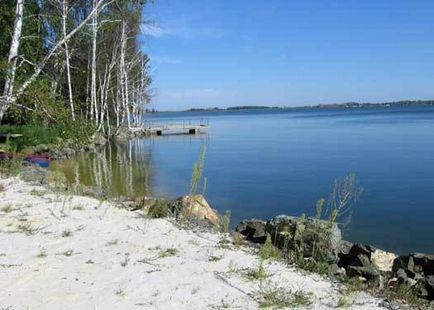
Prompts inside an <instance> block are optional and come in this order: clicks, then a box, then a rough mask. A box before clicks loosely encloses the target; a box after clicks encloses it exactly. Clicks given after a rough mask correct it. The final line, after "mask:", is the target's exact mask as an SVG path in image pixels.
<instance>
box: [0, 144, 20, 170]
mask: <svg viewBox="0 0 434 310" xmlns="http://www.w3.org/2000/svg"><path fill="white" fill-rule="evenodd" d="M21 163H22V157H21V156H19V154H18V153H16V148H12V159H8V158H5V159H3V160H0V176H4V177H10V176H16V175H17V174H18V173H20V170H21V167H22V164H21Z"/></svg>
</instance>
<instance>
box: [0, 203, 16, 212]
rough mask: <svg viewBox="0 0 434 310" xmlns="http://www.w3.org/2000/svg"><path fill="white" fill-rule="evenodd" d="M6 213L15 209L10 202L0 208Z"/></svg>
mask: <svg viewBox="0 0 434 310" xmlns="http://www.w3.org/2000/svg"><path fill="white" fill-rule="evenodd" d="M0 210H1V211H2V212H4V213H9V212H12V211H13V210H14V209H13V208H12V204H10V203H8V204H6V205H5V206H4V207H2V208H1V209H0Z"/></svg>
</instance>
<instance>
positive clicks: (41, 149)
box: [34, 144, 50, 153]
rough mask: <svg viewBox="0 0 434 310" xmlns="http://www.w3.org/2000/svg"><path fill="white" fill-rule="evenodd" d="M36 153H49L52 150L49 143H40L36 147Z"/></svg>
mask: <svg viewBox="0 0 434 310" xmlns="http://www.w3.org/2000/svg"><path fill="white" fill-rule="evenodd" d="M34 150H35V152H36V153H48V152H50V146H49V145H47V144H38V145H37V146H35V147H34Z"/></svg>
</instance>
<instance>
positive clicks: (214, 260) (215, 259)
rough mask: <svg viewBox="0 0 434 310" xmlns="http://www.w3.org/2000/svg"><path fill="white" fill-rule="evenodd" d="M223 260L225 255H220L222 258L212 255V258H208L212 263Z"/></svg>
mask: <svg viewBox="0 0 434 310" xmlns="http://www.w3.org/2000/svg"><path fill="white" fill-rule="evenodd" d="M222 258H223V255H220V256H216V255H211V256H210V257H208V261H210V262H218V261H219V260H221V259H222Z"/></svg>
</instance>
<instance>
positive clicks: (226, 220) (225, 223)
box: [220, 210, 232, 233]
mask: <svg viewBox="0 0 434 310" xmlns="http://www.w3.org/2000/svg"><path fill="white" fill-rule="evenodd" d="M231 215H232V212H231V210H226V211H225V214H224V215H223V216H222V218H221V223H220V227H221V230H222V232H224V233H227V232H229V225H230V223H231Z"/></svg>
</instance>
